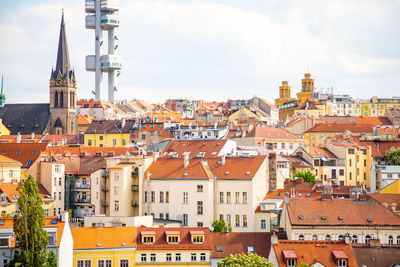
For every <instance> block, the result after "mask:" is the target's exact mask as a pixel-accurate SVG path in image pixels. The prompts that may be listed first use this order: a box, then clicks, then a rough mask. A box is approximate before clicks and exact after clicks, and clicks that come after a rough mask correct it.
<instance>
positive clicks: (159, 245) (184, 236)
mask: <svg viewBox="0 0 400 267" xmlns="http://www.w3.org/2000/svg"><path fill="white" fill-rule="evenodd" d="M149 231H150V232H155V240H154V243H153V244H151V245H147V244H143V243H142V234H143V232H149ZM170 231H178V232H180V241H179V243H178V244H168V242H167V236H166V232H170ZM191 231H195V232H200V231H201V232H202V233H203V234H204V242H203V243H202V244H197V243H196V244H194V243H192V239H191V233H190V232H191ZM195 234H200V233H195ZM136 243H137V250H211V237H210V230H209V229H208V228H199V227H197V228H194V227H181V228H177V227H168V228H164V227H158V228H152V227H139V228H138V229H137V237H136Z"/></svg>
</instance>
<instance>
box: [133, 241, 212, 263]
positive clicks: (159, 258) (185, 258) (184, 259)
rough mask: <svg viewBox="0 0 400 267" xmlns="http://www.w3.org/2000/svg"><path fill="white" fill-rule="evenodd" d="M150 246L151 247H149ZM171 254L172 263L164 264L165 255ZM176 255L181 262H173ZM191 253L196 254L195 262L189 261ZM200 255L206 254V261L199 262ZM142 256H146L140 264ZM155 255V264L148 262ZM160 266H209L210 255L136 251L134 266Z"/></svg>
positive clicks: (193, 251) (208, 252)
mask: <svg viewBox="0 0 400 267" xmlns="http://www.w3.org/2000/svg"><path fill="white" fill-rule="evenodd" d="M150 246H151V245H150ZM167 253H171V256H172V261H171V262H166V254H167ZM176 253H180V254H181V261H179V262H176V261H175V255H176ZM192 253H196V258H197V260H196V261H192V260H191V255H192ZM200 253H205V254H206V260H205V261H200ZM142 254H146V259H147V261H146V262H142V260H141V258H142ZM151 254H155V255H156V262H154V263H152V262H150V255H151ZM160 265H168V266H193V265H194V266H199V267H202V266H204V267H205V266H211V253H210V251H209V250H168V251H167V250H137V251H136V266H152V267H156V266H160Z"/></svg>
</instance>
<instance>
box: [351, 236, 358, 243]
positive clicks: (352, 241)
mask: <svg viewBox="0 0 400 267" xmlns="http://www.w3.org/2000/svg"><path fill="white" fill-rule="evenodd" d="M357 242H358V236H357V235H353V236H352V238H351V243H357Z"/></svg>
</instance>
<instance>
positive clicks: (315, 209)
mask: <svg viewBox="0 0 400 267" xmlns="http://www.w3.org/2000/svg"><path fill="white" fill-rule="evenodd" d="M287 210H288V215H289V218H290V221H291V224H292V225H319V226H325V225H336V226H370V227H373V226H387V225H390V226H396V227H400V216H398V215H396V214H395V213H393V212H391V211H389V210H387V209H386V208H385V207H383V206H382V205H380V204H379V203H377V202H376V201H374V200H363V201H359V200H355V199H332V200H321V199H304V198H302V199H299V198H295V199H290V201H289V204H288V205H287ZM371 211H374V212H371ZM370 220H371V221H370Z"/></svg>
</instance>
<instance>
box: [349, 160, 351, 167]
mask: <svg viewBox="0 0 400 267" xmlns="http://www.w3.org/2000/svg"><path fill="white" fill-rule="evenodd" d="M349 166H350V167H351V159H349Z"/></svg>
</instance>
